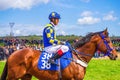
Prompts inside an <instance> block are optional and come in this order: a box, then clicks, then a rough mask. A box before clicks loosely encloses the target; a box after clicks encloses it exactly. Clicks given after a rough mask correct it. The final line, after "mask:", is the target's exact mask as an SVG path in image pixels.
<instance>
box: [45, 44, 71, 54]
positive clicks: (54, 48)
mask: <svg viewBox="0 0 120 80" xmlns="http://www.w3.org/2000/svg"><path fill="white" fill-rule="evenodd" d="M44 50H45V51H46V52H48V53H57V51H58V50H62V52H63V53H65V52H67V51H68V50H69V48H68V46H65V45H52V46H49V47H45V48H44Z"/></svg>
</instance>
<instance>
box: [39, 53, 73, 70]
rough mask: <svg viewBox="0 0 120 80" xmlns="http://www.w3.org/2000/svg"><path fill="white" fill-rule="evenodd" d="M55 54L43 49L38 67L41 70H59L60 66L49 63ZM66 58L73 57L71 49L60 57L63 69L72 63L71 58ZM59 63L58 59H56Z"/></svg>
mask: <svg viewBox="0 0 120 80" xmlns="http://www.w3.org/2000/svg"><path fill="white" fill-rule="evenodd" d="M53 55H54V54H52V53H51V54H50V53H47V52H45V51H43V52H42V53H41V56H40V58H39V61H38V69H40V70H55V71H57V70H58V69H59V68H58V66H57V65H55V64H51V63H48V60H49V58H51V57H52V56H53ZM64 58H72V54H71V51H68V52H66V53H64V55H63V56H62V57H61V58H60V67H61V70H63V69H65V68H66V67H67V66H68V65H69V64H70V63H71V60H68V59H64ZM55 62H56V63H57V64H58V60H56V61H55Z"/></svg>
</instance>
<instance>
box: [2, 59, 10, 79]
mask: <svg viewBox="0 0 120 80" xmlns="http://www.w3.org/2000/svg"><path fill="white" fill-rule="evenodd" d="M7 72H8V61H6V63H5V67H4V70H3V72H2V75H1V79H0V80H6V77H7Z"/></svg>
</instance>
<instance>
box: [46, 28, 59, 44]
mask: <svg viewBox="0 0 120 80" xmlns="http://www.w3.org/2000/svg"><path fill="white" fill-rule="evenodd" d="M46 35H47V38H48V40H49V42H50V43H51V44H61V41H60V40H57V39H56V35H55V34H54V31H53V29H51V28H47V29H46Z"/></svg>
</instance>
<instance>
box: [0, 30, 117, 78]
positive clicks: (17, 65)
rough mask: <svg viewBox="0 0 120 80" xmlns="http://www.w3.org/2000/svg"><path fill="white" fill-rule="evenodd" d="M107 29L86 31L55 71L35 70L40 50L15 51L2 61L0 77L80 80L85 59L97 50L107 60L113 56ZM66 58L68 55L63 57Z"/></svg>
mask: <svg viewBox="0 0 120 80" xmlns="http://www.w3.org/2000/svg"><path fill="white" fill-rule="evenodd" d="M108 34H109V33H108V31H107V29H105V30H103V31H99V32H94V33H89V34H88V35H86V36H85V37H83V38H82V39H80V40H79V41H77V42H76V43H75V44H74V48H73V47H72V52H71V54H72V56H73V58H71V59H69V60H71V63H70V64H69V65H68V66H67V67H66V68H65V69H64V70H61V78H60V77H59V72H58V71H51V70H39V69H38V67H37V65H38V59H39V57H40V55H41V53H42V52H41V51H37V50H33V49H29V48H25V49H22V50H18V51H15V52H14V53H13V54H12V55H11V56H10V57H9V58H8V60H7V61H6V65H5V67H4V71H3V74H2V76H1V80H6V78H7V80H19V79H21V80H31V78H32V76H35V77H36V78H38V79H39V80H83V79H84V76H85V73H86V68H87V66H88V63H89V61H90V60H91V59H92V57H93V56H94V54H95V52H96V51H97V50H99V51H101V52H103V53H104V54H105V55H108V57H109V58H110V59H111V60H116V58H117V53H116V50H115V49H114V47H113V45H112V42H111V40H110V37H109V35H108ZM66 59H68V58H66Z"/></svg>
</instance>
